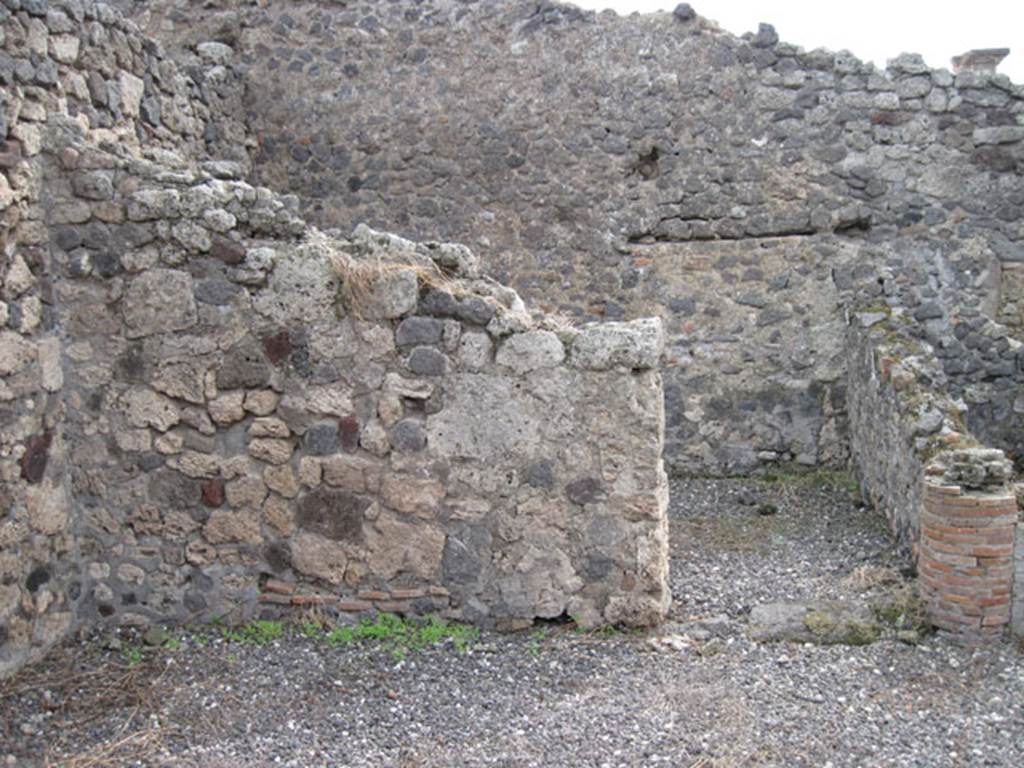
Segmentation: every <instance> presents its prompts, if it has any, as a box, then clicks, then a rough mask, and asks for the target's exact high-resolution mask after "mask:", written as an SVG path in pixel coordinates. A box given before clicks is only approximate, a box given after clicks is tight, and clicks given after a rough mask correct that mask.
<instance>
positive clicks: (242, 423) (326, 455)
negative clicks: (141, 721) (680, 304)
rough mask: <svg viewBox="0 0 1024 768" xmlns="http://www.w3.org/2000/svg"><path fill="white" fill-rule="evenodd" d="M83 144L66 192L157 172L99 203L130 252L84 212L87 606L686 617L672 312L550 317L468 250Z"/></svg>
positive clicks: (151, 613) (69, 243)
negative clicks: (676, 594) (671, 426)
mask: <svg viewBox="0 0 1024 768" xmlns="http://www.w3.org/2000/svg"><path fill="white" fill-rule="evenodd" d="M78 152H79V156H78V158H77V163H76V166H78V168H81V166H82V165H85V166H86V167H88V168H89V170H88V171H82V170H74V171H71V172H70V173H68V175H69V177H70V179H71V181H72V183H71V184H70V186H69V187H67V188H65V191H66V192H70V194H71V197H69V198H65V197H63V196H62V195H60V191H61V185H60V184H59V180H57V179H55V180H54V181H53V182H51V183H48V185H47V188H48V189H49V190H51V194H52V195H53V197H52V200H51V206H52V208H51V210H52V211H59V210H62V209H63V208H64V207H65V206H67V205H68V204H69V203H71V202H72V201H73V200H75V199H81V198H80V197H77V196H75V193H74V190H75V188H76V186H75V184H74V180H75V179H76V178H78V177H79V174H82V173H86V174H88V175H90V177H93V176H95V175H96V174H109V175H111V176H112V177H113V178H114V179H115V181H116V182H117V183H115V184H114V185H113V186H114V188H117V189H131V190H133V191H131V192H130V193H128V194H125V195H123V196H122V195H118V194H114V195H113V196H112V198H111V199H110V200H106V201H97V202H92V203H89V205H95V206H101V205H104V204H109V203H111V202H112V203H114V204H115V205H118V206H121V207H123V210H124V212H125V221H124V223H123V224H121V225H120V226H118V227H116V228H114V229H113V230H112V232H111V235H112V237H114V238H115V239H117V240H118V241H119V242H124V243H127V244H128V247H127V248H126V250H124V251H123V252H122V253H121V256H120V259H119V261H118V262H117V263H116V264H115V265H114V266H113V267H110V266H109V265H108V267H107V268H106V269H102V270H101V269H97V268H96V266H95V262H94V260H93V259H92V256H93V254H92V253H91V252H88V251H86V252H83V250H84V249H83V248H82V247H81V246H78V245H76V243H77V242H78V241H79V239H80V238H81V236H83V235H84V234H85V228H84V227H74V226H63V227H61V228H59V229H57V230H56V235H57V236H58V237H59V238H61V242H62V243H63V245H61V246H59V247H58V248H56V249H55V250H54V258H55V262H56V264H57V267H56V271H57V273H58V274H59V275H60V277H61V278H62V279H61V280H60V282H59V284H58V289H57V303H58V306H59V307H60V309H61V322H62V324H63V325H64V327H65V328H66V329H67V331H68V333H69V335H70V337H71V339H73V342H72V343H71V344H70V345H69V346H68V348H67V354H68V356H69V357H70V358H71V359H72V360H73V361H74V365H73V366H72V367H70V369H69V371H68V375H67V379H66V383H65V389H66V393H67V394H66V397H67V399H68V402H69V403H71V404H73V405H74V409H73V411H72V412H71V413H69V415H68V426H67V432H68V435H69V441H70V442H72V443H73V444H74V445H75V447H76V451H75V452H73V454H72V467H73V469H72V471H73V476H74V483H73V495H74V498H75V499H76V500H77V501H78V503H79V505H80V515H81V530H80V549H81V557H82V560H83V562H84V564H85V566H86V569H87V574H88V576H87V579H86V580H85V582H84V586H85V593H84V596H83V599H82V601H81V604H80V606H79V615H80V616H83V617H85V618H86V619H88V620H90V621H103V620H109V621H112V622H117V623H147V622H151V621H194V620H202V619H209V618H212V617H214V616H223V615H230V617H231V618H233V619H238V618H245V617H248V616H250V615H252V614H253V612H254V611H256V610H257V609H258V604H257V603H258V601H259V600H262V601H264V602H266V603H271V604H277V603H282V602H287V603H289V604H297V605H301V604H308V603H310V602H319V603H323V604H328V605H333V606H336V607H337V606H339V605H340V606H342V607H344V608H346V609H347V610H367V609H369V608H372V607H375V606H376V607H378V608H384V609H389V610H399V611H402V612H427V611H444V612H446V613H448V614H450V615H454V616H458V617H461V618H465V619H469V620H473V621H476V622H480V623H485V624H492V625H493V624H498V625H501V626H515V625H518V624H523V623H530V622H531V621H532V620H533V619H534V618H535V617H537V616H540V617H549V618H550V617H558V616H561V615H563V614H571V615H574V616H577V617H579V619H580V621H581V622H582V623H584V624H588V625H593V624H599V623H608V622H610V623H625V624H648V623H651V622H656V621H658V620H659V619H660V617H661V616H662V615H663V614H664V611H665V610H666V609H667V601H668V590H667V584H666V578H667V528H666V525H667V523H666V517H665V515H666V506H667V485H666V479H665V473H664V470H663V467H662V460H661V446H662V434H663V405H662V390H661V383H660V374H659V373H658V371H657V366H658V363H659V359H660V356H661V351H662V346H663V338H662V330H661V325H660V321H658V320H657V319H653V320H646V321H635V322H633V323H628V324H621V323H620V324H615V323H609V324H603V325H597V326H593V327H587V328H583V329H575V328H572V327H570V326H568V325H560V324H558V323H556V322H555V321H552V320H549V319H542V320H540V321H539V322H535V321H534V319H533V318H532V317H531V315H530V314H529V313H528V312H527V311H526V309H525V306H524V305H523V303H522V301H521V299H519V297H518V296H517V295H516V294H515V293H514V292H513V291H511V290H509V289H506V288H503V287H502V286H500V285H499V284H497V283H494V282H493V281H490V280H489V279H486V278H482V277H480V275H479V271H478V267H477V264H476V259H475V257H474V256H473V255H472V254H471V253H470V252H469V251H468V249H466V248H464V247H461V246H454V245H436V244H435V245H416V244H413V243H411V242H408V241H405V240H402V239H400V238H397V237H394V236H391V235H386V234H381V233H376V232H373V231H372V230H369V229H367V228H365V227H362V228H358V229H357V231H356V233H355V235H354V236H353V239H351V240H339V239H336V238H334V237H331V236H329V235H326V234H323V233H319V232H317V231H315V230H310V231H307V230H306V229H305V227H304V224H303V222H302V221H301V220H300V219H297V218H296V217H295V216H294V215H293V213H292V212H291V211H290V210H289V209H288V207H286V206H284V205H283V204H282V203H281V202H280V201H279V200H277V199H276V198H275V197H273V196H272V195H270V194H269V193H267V191H266V190H261V189H256V188H253V187H251V186H249V185H248V184H246V183H245V182H242V181H238V180H236V179H219V178H210V175H209V174H208V173H206V172H204V171H202V170H182V171H180V172H178V173H177V174H175V178H173V179H168V178H167V175H166V173H164V172H163V171H162V169H160V168H159V167H156V168H146V167H144V166H143V167H139V165H138V164H137V163H134V162H132V161H130V160H127V161H126V160H124V159H123V158H120V157H118V156H117V155H116V154H113V153H111V154H107V155H103V154H102V153H100V152H96V151H90V150H89V149H87V148H81V149H79V150H78ZM68 153H69V151H68V150H67V149H64V150H62V152H61V156H62V157H63V156H67V155H68ZM148 171H152V172H148ZM128 179H133V180H134V182H135V183H132V184H129V183H128V181H127V180H128ZM271 580H272V583H271V585H270V587H269V588H265V587H267V582H268V581H271ZM283 584H287V585H290V586H287V587H285V586H283Z"/></svg>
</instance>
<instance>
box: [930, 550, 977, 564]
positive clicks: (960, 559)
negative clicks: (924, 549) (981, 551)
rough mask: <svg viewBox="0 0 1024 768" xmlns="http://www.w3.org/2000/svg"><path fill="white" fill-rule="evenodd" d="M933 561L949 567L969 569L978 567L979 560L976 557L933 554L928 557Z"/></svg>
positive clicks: (943, 553) (942, 553)
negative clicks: (960, 566)
mask: <svg viewBox="0 0 1024 768" xmlns="http://www.w3.org/2000/svg"><path fill="white" fill-rule="evenodd" d="M926 556H927V557H930V558H932V559H933V560H935V561H937V562H940V563H946V564H947V565H962V566H966V567H968V568H970V567H974V566H977V565H978V560H977V559H976V558H974V557H966V556H964V555H950V554H947V553H945V552H932V553H929V554H928V555H926Z"/></svg>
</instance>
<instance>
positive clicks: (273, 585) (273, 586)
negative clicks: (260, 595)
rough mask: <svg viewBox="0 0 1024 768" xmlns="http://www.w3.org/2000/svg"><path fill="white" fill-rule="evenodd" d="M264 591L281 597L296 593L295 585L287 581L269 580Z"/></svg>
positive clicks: (264, 586)
mask: <svg viewBox="0 0 1024 768" xmlns="http://www.w3.org/2000/svg"><path fill="white" fill-rule="evenodd" d="M263 589H265V590H266V591H267V592H276V593H277V594H279V595H290V594H291V593H292V592H294V591H295V585H294V584H289V583H288V582H287V581H280V580H279V579H267V583H266V584H264V585H263Z"/></svg>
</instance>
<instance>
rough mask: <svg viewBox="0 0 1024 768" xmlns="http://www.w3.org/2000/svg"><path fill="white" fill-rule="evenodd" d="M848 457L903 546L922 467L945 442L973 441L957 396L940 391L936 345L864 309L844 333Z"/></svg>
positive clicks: (915, 528)
mask: <svg viewBox="0 0 1024 768" xmlns="http://www.w3.org/2000/svg"><path fill="white" fill-rule="evenodd" d="M846 354H847V359H848V363H849V367H848V372H847V389H846V394H847V411H848V413H849V419H850V422H849V423H850V452H851V454H852V459H853V461H852V464H853V467H854V468H855V470H856V473H857V479H858V481H859V482H860V487H861V493H862V494H863V495H864V497H865V500H866V501H868V502H870V503H871V504H872V506H874V507H875V508H876V509H878V510H880V511H882V512H883V513H884V514H885V515H886V518H887V519H888V521H889V524H890V527H891V528H892V531H893V534H894V535H895V536H896V538H897V539H898V541H899V542H900V545H901V546H902V547H904V548H905V549H906V551H907V552H908V553H911V554H915V552H914V550H915V548H916V546H917V542H918V540H919V538H920V515H921V507H922V495H921V494H922V482H923V478H924V476H925V467H926V466H927V465H928V464H929V462H930V461H931V460H932V459H934V458H935V457H936V456H938V455H939V454H940V453H942V452H943V451H945V450H948V449H954V448H958V447H969V446H973V445H976V444H977V442H976V441H975V439H974V438H973V436H971V435H970V434H969V433H967V432H966V430H965V427H964V417H963V410H964V407H963V405H962V404H961V403H959V402H957V401H955V400H953V399H952V398H951V397H949V396H948V395H946V394H945V384H946V376H945V374H944V372H943V371H942V368H941V365H940V364H939V363H938V361H937V360H936V359H935V356H934V353H933V351H932V350H931V349H930V348H929V347H927V346H925V345H922V344H920V343H918V342H916V341H914V340H912V339H908V338H906V337H904V336H902V335H901V334H899V333H898V332H895V331H893V329H892V327H891V325H890V324H889V322H888V319H887V318H886V319H882V318H879V316H878V315H877V314H874V313H871V312H862V313H858V314H855V315H853V316H852V317H851V323H850V326H849V329H848V331H847V336H846Z"/></svg>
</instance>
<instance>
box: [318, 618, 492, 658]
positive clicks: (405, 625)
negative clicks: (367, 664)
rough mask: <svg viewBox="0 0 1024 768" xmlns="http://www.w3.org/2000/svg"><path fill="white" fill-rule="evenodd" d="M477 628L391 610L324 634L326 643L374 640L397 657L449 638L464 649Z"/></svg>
mask: <svg viewBox="0 0 1024 768" xmlns="http://www.w3.org/2000/svg"><path fill="white" fill-rule="evenodd" d="M479 634H480V632H479V630H478V629H477V628H476V627H472V626H469V625H467V624H458V623H454V622H448V621H445V620H444V619H440V618H438V617H436V616H431V617H430V618H428V619H426V620H425V621H412V620H407V619H403V618H402V617H400V616H396V615H394V614H391V613H380V614H378V615H377V617H376V618H375V619H363V620H362V621H360V622H359V623H358V624H354V625H352V626H347V627H335V628H334V629H332V630H331V631H330V632H328V633H327V636H326V639H327V643H328V645H330V646H332V647H335V646H339V645H350V644H352V643H357V642H369V643H375V644H377V645H379V646H381V647H382V648H384V649H385V650H388V651H391V653H392V654H394V655H395V656H398V657H403V656H405V654H406V653H408V652H410V651H419V650H423V649H424V648H429V647H431V646H434V645H438V644H439V643H442V642H445V641H447V640H450V641H451V642H452V645H454V646H455V649H456V650H458V651H465V650H467V649H468V648H469V646H470V645H471V644H472V643H473V642H475V641H476V639H477V637H479Z"/></svg>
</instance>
